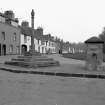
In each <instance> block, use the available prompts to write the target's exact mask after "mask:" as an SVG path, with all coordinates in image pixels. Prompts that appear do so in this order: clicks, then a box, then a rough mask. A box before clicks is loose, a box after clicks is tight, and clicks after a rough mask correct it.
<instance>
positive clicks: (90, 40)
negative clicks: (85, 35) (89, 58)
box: [85, 37, 104, 43]
mask: <svg viewBox="0 0 105 105" xmlns="http://www.w3.org/2000/svg"><path fill="white" fill-rule="evenodd" d="M85 43H104V41H102V40H101V39H100V38H98V37H91V38H89V39H88V40H86V41H85Z"/></svg>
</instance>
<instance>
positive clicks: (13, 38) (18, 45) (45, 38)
mask: <svg viewBox="0 0 105 105" xmlns="http://www.w3.org/2000/svg"><path fill="white" fill-rule="evenodd" d="M31 35H32V28H31V27H29V23H28V22H26V21H23V22H22V23H21V25H19V21H18V19H17V18H15V14H14V13H13V11H5V12H4V13H0V55H8V54H24V53H25V52H27V51H29V50H30V48H31ZM34 44H35V50H36V51H37V52H40V53H57V52H58V48H57V43H56V42H55V41H54V37H52V36H51V35H50V34H47V35H44V34H43V29H42V28H41V27H39V28H37V29H34Z"/></svg>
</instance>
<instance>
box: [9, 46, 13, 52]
mask: <svg viewBox="0 0 105 105" xmlns="http://www.w3.org/2000/svg"><path fill="white" fill-rule="evenodd" d="M9 52H10V53H12V52H13V45H10V46H9Z"/></svg>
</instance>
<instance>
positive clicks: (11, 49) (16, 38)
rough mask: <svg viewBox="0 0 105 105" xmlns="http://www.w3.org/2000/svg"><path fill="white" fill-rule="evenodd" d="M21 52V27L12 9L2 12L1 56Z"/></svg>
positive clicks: (0, 16) (0, 26)
mask: <svg viewBox="0 0 105 105" xmlns="http://www.w3.org/2000/svg"><path fill="white" fill-rule="evenodd" d="M7 54H20V29H19V27H18V20H17V19H16V18H15V17H14V13H13V12H12V11H5V13H0V56H1V55H7Z"/></svg>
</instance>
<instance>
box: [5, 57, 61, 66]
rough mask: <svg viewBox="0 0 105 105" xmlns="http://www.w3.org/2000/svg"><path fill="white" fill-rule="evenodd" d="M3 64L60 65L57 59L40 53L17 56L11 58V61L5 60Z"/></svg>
mask: <svg viewBox="0 0 105 105" xmlns="http://www.w3.org/2000/svg"><path fill="white" fill-rule="evenodd" d="M5 64H7V65H13V66H20V67H25V68H27V67H29V68H38V67H51V66H59V65H60V63H59V62H58V61H55V60H54V59H52V58H48V57H47V56H41V55H32V56H29V55H28V56H18V57H17V58H15V59H11V61H6V62H5Z"/></svg>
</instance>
